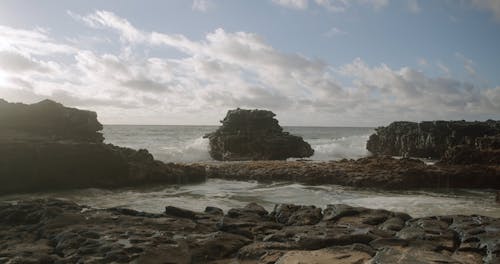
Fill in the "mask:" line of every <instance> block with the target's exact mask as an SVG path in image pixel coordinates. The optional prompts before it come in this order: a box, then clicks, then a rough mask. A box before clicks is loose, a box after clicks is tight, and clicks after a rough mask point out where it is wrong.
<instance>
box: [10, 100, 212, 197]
mask: <svg viewBox="0 0 500 264" xmlns="http://www.w3.org/2000/svg"><path fill="white" fill-rule="evenodd" d="M101 129H102V125H101V124H100V123H99V121H98V120H97V114H96V113H95V112H91V111H84V110H79V109H75V108H68V107H65V106H63V105H61V104H59V103H56V102H53V101H50V100H44V101H41V102H39V103H36V104H32V105H26V104H14V103H8V102H6V101H4V100H0V193H1V194H6V193H11V192H30V191H41V190H50V189H70V188H88V187H95V188H110V187H120V186H133V185H137V184H153V183H174V184H179V183H192V182H202V181H204V180H205V177H206V175H205V169H204V168H203V167H199V166H193V165H190V166H188V165H180V164H173V163H168V164H165V163H163V162H161V161H157V160H155V159H154V158H153V156H152V155H151V154H150V153H149V152H148V151H147V150H144V149H143V150H133V149H129V148H123V147H118V146H114V145H111V144H105V143H103V140H104V137H103V135H102V133H100V130H101Z"/></svg>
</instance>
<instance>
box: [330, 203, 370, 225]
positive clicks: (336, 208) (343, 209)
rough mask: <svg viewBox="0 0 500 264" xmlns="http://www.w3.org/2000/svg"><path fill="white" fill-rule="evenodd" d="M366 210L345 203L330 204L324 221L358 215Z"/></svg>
mask: <svg viewBox="0 0 500 264" xmlns="http://www.w3.org/2000/svg"><path fill="white" fill-rule="evenodd" d="M363 211H364V209H363V208H359V207H352V206H348V205H345V204H331V205H328V206H327V207H326V209H325V211H324V217H323V220H324V221H336V220H338V219H340V218H342V217H346V216H356V215H359V214H361V213H362V212H363Z"/></svg>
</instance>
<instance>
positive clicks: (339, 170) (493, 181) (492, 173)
mask: <svg viewBox="0 0 500 264" xmlns="http://www.w3.org/2000/svg"><path fill="white" fill-rule="evenodd" d="M204 165H205V166H206V168H207V169H206V170H207V172H206V173H207V177H209V178H221V179H227V180H241V181H250V180H255V181H260V182H272V181H294V182H300V183H304V184H311V185H320V184H338V185H346V186H354V187H366V188H383V189H416V188H483V189H489V188H492V189H500V166H499V165H498V164H496V165H484V164H469V165H462V164H459V165H456V164H445V163H438V164H434V165H429V164H426V163H424V162H423V161H420V160H417V159H409V158H404V159H396V158H392V157H388V156H373V157H366V158H361V159H358V160H341V161H330V162H310V161H249V162H222V163H208V164H204Z"/></svg>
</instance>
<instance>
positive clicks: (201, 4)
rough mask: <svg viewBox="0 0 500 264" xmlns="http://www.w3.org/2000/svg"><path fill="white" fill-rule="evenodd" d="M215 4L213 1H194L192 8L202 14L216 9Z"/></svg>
mask: <svg viewBox="0 0 500 264" xmlns="http://www.w3.org/2000/svg"><path fill="white" fill-rule="evenodd" d="M214 6H215V5H214V3H213V2H212V1H211V0H193V4H192V5H191V8H192V9H193V10H196V11H200V12H207V11H209V10H210V9H212V8H213V7H214Z"/></svg>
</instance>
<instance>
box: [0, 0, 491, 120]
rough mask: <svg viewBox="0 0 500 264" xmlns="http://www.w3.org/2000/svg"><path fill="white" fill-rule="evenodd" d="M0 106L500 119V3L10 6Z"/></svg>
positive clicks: (0, 61)
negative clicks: (49, 104)
mask: <svg viewBox="0 0 500 264" xmlns="http://www.w3.org/2000/svg"><path fill="white" fill-rule="evenodd" d="M0 32H1V33H0V98H3V99H5V100H7V101H10V102H23V103H34V102H37V101H40V100H43V99H52V100H55V101H58V102H61V103H63V104H65V105H67V106H71V107H78V108H82V109H89V110H93V111H96V112H97V113H98V118H99V120H100V121H101V122H102V123H104V124H156V125H164V124H169V125H188V124H189V125H216V124H218V122H219V120H221V119H222V118H223V117H224V116H225V113H226V112H227V110H229V109H233V108H236V107H240V108H251V109H254V108H259V109H268V110H271V111H273V112H275V113H276V114H277V118H278V119H279V120H280V123H281V124H282V125H300V126H369V127H374V126H381V125H387V124H389V123H390V122H392V121H396V120H409V121H423V120H486V119H500V1H499V0H252V1H250V0H245V1H243V0H241V1H240V0H194V1H193V0H169V1H153V0H151V1H130V0H115V1H112V0H107V1H101V0H97V1H96V0H87V1H63V0H60V1H50V0H40V1H38V0H25V1H19V0H2V1H1V2H0Z"/></svg>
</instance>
